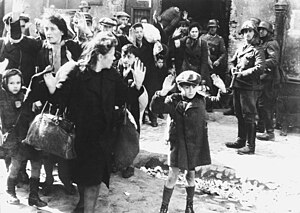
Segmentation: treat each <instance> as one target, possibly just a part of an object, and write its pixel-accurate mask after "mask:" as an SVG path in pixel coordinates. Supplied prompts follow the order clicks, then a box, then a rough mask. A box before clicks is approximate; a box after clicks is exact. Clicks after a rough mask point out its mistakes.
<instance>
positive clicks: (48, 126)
mask: <svg viewBox="0 0 300 213" xmlns="http://www.w3.org/2000/svg"><path fill="white" fill-rule="evenodd" d="M47 103H48V102H46V103H45V105H44V107H43V109H42V112H41V113H40V114H38V115H37V116H36V117H35V118H34V120H33V121H32V123H31V124H30V127H29V129H28V132H27V136H26V138H25V139H24V140H23V142H24V143H26V144H28V145H31V146H33V147H34V148H35V149H37V150H43V151H45V152H47V153H51V154H53V155H57V156H59V157H62V158H64V159H74V158H76V152H75V147H74V141H75V125H74V123H73V122H71V121H69V120H67V119H66V118H65V116H64V115H63V116H62V117H61V116H58V110H57V113H56V115H52V114H50V113H44V110H45V107H46V105H47ZM65 111H66V110H65Z"/></svg>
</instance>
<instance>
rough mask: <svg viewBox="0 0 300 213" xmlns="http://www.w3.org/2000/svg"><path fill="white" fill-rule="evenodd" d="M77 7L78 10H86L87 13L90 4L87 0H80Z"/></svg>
mask: <svg viewBox="0 0 300 213" xmlns="http://www.w3.org/2000/svg"><path fill="white" fill-rule="evenodd" d="M78 7H79V10H80V12H86V13H88V12H89V11H90V9H91V6H90V5H89V3H88V2H87V1H81V2H80V4H79V6H78Z"/></svg>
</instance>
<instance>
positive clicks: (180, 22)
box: [178, 20, 190, 27]
mask: <svg viewBox="0 0 300 213" xmlns="http://www.w3.org/2000/svg"><path fill="white" fill-rule="evenodd" d="M181 26H186V27H188V26H190V22H188V21H187V20H182V21H179V22H178V27H181Z"/></svg>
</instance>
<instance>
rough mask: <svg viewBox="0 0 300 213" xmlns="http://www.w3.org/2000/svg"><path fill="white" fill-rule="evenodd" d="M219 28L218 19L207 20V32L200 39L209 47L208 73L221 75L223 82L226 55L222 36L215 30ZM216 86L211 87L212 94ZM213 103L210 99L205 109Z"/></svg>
mask: <svg viewBox="0 0 300 213" xmlns="http://www.w3.org/2000/svg"><path fill="white" fill-rule="evenodd" d="M218 28H220V26H219V21H218V20H216V19H211V20H209V21H208V24H207V29H208V33H207V34H204V35H202V36H201V37H202V39H203V40H205V41H206V42H207V45H208V49H209V65H210V70H211V72H210V74H216V75H219V76H220V77H221V79H222V80H223V81H224V82H225V75H226V68H225V57H226V47H225V42H224V39H223V38H222V36H220V35H218V34H217V30H218ZM217 92H218V88H217V87H215V86H213V87H212V95H216V94H217ZM212 108H213V104H212V102H211V101H208V102H207V111H208V112H211V111H212Z"/></svg>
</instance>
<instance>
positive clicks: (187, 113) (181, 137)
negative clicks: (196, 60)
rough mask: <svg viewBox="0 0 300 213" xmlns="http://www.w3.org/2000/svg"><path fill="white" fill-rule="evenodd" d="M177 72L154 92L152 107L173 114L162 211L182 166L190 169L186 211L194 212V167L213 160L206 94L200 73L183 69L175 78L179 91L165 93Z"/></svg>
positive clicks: (187, 178) (157, 110)
mask: <svg viewBox="0 0 300 213" xmlns="http://www.w3.org/2000/svg"><path fill="white" fill-rule="evenodd" d="M173 81H174V76H172V75H169V76H167V77H166V79H165V81H164V83H163V87H162V90H161V91H157V92H156V93H155V95H154V96H153V99H152V102H151V108H152V110H153V112H155V113H169V114H170V117H171V123H170V130H169V141H170V146H171V147H170V156H169V166H170V167H169V175H168V179H167V181H166V183H165V186H164V190H163V201H162V206H161V209H160V212H161V213H166V212H167V211H168V205H169V201H170V198H171V196H172V193H173V189H174V186H175V184H176V180H177V176H178V174H179V172H180V170H185V171H187V173H186V180H187V184H188V186H187V187H186V192H187V203H186V210H185V212H186V213H193V212H194V210H193V197H194V191H195V168H196V167H197V166H201V165H208V164H210V163H211V158H210V151H209V144H208V139H207V122H206V110H205V97H204V96H202V95H200V94H199V93H198V90H199V88H200V87H199V84H200V82H201V76H200V75H199V74H198V73H196V72H194V71H184V72H182V73H181V74H179V75H178V76H177V78H176V83H177V85H178V88H179V90H180V93H174V94H172V95H170V96H166V95H167V94H168V92H170V91H171V90H172V89H173V88H174V83H173Z"/></svg>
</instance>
